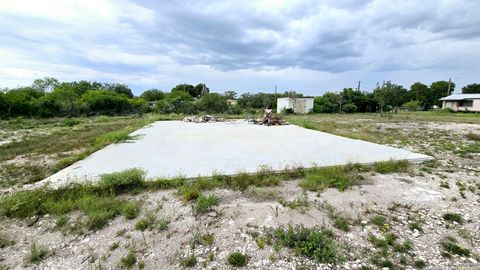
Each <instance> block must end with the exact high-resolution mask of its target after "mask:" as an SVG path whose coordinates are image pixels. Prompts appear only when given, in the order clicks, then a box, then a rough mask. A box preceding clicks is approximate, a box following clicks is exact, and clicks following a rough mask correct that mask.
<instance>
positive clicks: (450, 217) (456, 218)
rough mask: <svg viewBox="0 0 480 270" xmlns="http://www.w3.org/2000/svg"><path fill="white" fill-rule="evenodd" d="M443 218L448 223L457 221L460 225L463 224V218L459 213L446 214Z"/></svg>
mask: <svg viewBox="0 0 480 270" xmlns="http://www.w3.org/2000/svg"><path fill="white" fill-rule="evenodd" d="M442 217H443V219H444V220H446V221H451V222H453V221H455V222H457V223H459V224H463V218H462V216H461V215H460V214H458V213H445V214H443V216H442Z"/></svg>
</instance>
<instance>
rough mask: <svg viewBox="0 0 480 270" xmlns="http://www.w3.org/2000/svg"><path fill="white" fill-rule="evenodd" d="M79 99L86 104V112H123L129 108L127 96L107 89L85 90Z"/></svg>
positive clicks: (110, 113)
mask: <svg viewBox="0 0 480 270" xmlns="http://www.w3.org/2000/svg"><path fill="white" fill-rule="evenodd" d="M81 101H82V102H84V103H85V104H86V105H87V108H88V111H87V113H96V114H107V115H113V114H124V113H127V112H129V109H130V104H129V101H128V98H127V97H126V96H125V95H123V94H118V93H116V92H114V91H108V90H90V91H87V92H86V93H85V94H84V95H83V96H82V98H81Z"/></svg>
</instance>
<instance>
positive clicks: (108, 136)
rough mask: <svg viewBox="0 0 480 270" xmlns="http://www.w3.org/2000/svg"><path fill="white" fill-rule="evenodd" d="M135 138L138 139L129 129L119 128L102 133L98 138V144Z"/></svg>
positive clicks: (103, 144)
mask: <svg viewBox="0 0 480 270" xmlns="http://www.w3.org/2000/svg"><path fill="white" fill-rule="evenodd" d="M134 139H136V136H132V135H130V134H129V131H127V130H118V131H112V132H108V133H105V134H103V135H100V136H99V137H97V139H96V144H97V145H99V146H105V145H109V144H112V143H122V142H128V141H131V140H134Z"/></svg>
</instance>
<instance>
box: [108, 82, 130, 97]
mask: <svg viewBox="0 0 480 270" xmlns="http://www.w3.org/2000/svg"><path fill="white" fill-rule="evenodd" d="M104 88H105V89H106V90H108V91H113V92H115V93H117V94H120V95H124V96H126V97H127V98H133V93H132V89H130V88H129V87H128V86H127V85H126V84H121V83H106V84H105V85H104Z"/></svg>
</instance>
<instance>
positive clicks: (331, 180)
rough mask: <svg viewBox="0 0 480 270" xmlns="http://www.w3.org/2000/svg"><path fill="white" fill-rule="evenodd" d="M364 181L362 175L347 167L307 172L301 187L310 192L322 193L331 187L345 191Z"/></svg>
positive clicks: (317, 169)
mask: <svg viewBox="0 0 480 270" xmlns="http://www.w3.org/2000/svg"><path fill="white" fill-rule="evenodd" d="M362 179H363V177H362V176H361V175H359V174H358V173H357V172H355V171H352V170H349V169H348V168H347V167H340V166H335V167H325V168H316V169H313V170H310V171H307V173H306V175H305V179H303V180H302V181H301V182H300V186H301V187H302V188H304V189H307V190H310V191H321V190H323V189H325V188H329V187H333V188H337V189H338V190H340V191H344V190H346V189H347V188H349V187H350V186H352V185H355V184H357V183H358V182H359V181H360V180H362Z"/></svg>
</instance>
